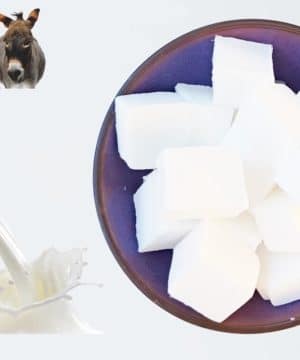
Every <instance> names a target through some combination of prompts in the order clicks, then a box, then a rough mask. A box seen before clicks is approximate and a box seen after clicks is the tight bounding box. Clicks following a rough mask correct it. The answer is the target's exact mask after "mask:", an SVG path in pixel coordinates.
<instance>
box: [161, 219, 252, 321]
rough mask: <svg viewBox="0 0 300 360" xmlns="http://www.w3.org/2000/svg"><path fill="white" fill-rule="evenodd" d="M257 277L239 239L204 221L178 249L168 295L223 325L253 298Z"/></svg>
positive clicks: (210, 222) (174, 256) (249, 248)
mask: <svg viewBox="0 0 300 360" xmlns="http://www.w3.org/2000/svg"><path fill="white" fill-rule="evenodd" d="M258 274H259V261H258V258H257V255H256V254H255V252H254V251H253V250H252V249H251V247H249V246H248V244H247V243H246V242H245V241H243V240H242V239H240V238H238V237H236V236H227V235H225V236H222V234H221V232H220V228H219V226H218V225H217V226H215V224H214V222H213V221H211V220H208V221H206V220H205V221H203V222H201V223H200V224H199V225H197V226H196V227H195V228H194V229H193V230H192V231H191V232H190V233H189V234H188V235H187V236H186V237H185V238H184V239H183V240H181V241H180V242H179V243H178V245H176V246H175V248H174V251H173V258H172V263H171V268H170V273H169V280H168V293H169V295H170V296H171V297H173V298H175V299H177V300H179V301H181V302H183V303H184V304H186V305H188V306H190V307H192V308H193V309H194V310H196V311H198V312H199V313H201V314H203V315H204V316H206V317H207V318H209V319H211V320H213V321H216V322H222V321H224V320H225V319H227V318H228V317H229V316H230V315H231V314H232V313H234V312H235V311H236V310H237V309H239V308H240V307H241V306H242V305H244V304H245V303H246V302H247V301H248V300H249V299H250V298H251V297H252V296H253V293H254V291H255V288H256V284H257V279H258Z"/></svg>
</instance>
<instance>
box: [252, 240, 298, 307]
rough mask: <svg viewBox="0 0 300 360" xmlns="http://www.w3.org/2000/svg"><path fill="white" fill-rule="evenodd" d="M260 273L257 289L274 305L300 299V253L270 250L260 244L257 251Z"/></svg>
mask: <svg viewBox="0 0 300 360" xmlns="http://www.w3.org/2000/svg"><path fill="white" fill-rule="evenodd" d="M257 254H258V256H259V260H260V267H261V270H260V275H259V280H258V285H257V290H258V292H259V293H260V295H262V297H263V298H264V299H265V300H270V301H271V303H272V304H273V305H274V306H278V305H283V304H287V303H290V302H292V301H295V300H299V299H300V254H288V253H280V252H270V251H269V250H268V249H267V248H266V247H265V246H263V245H260V246H259V248H258V251H257Z"/></svg>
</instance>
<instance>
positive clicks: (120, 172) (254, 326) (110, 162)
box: [94, 19, 300, 333]
mask: <svg viewBox="0 0 300 360" xmlns="http://www.w3.org/2000/svg"><path fill="white" fill-rule="evenodd" d="M216 34H218V35H223V36H232V37H237V38H241V39H245V40H252V41H257V42H261V43H270V44H273V46H274V53H273V59H274V68H275V76H276V79H278V80H281V81H284V82H285V83H286V84H287V85H288V86H290V87H291V88H292V89H293V90H294V91H299V89H300V27H298V26H295V25H291V24H287V23H282V22H277V21H271V20H255V19H253V20H251V19H248V20H235V21H227V22H222V23H217V24H213V25H209V26H206V27H203V28H200V29H197V30H194V31H192V32H190V33H188V34H185V35H183V36H181V37H179V38H177V39H176V40H174V41H172V42H170V43H169V44H167V45H166V46H164V47H163V48H162V49H160V50H159V51H158V52H156V53H155V54H154V55H152V56H151V57H150V58H149V59H148V60H146V61H145V62H144V63H143V64H142V65H141V66H140V67H139V68H138V69H137V70H136V71H135V72H134V73H133V74H132V75H131V76H130V77H129V79H128V80H127V81H126V83H125V84H124V85H123V86H122V88H121V90H120V92H119V93H118V95H120V94H129V93H141V92H151V91H173V90H174V86H175V85H176V83H178V82H185V83H192V84H203V85H211V71H212V64H211V58H212V51H213V39H214V36H215V35H216ZM299 121H300V119H299ZM148 172H149V170H148V171H147V170H145V171H135V170H131V169H129V168H128V167H127V165H126V164H125V162H124V161H123V160H122V159H121V158H120V156H119V153H118V148H117V141H116V130H115V114H114V105H113V103H112V105H111V107H110V109H109V110H108V113H107V115H106V117H105V120H104V123H103V126H102V129H101V132H100V135H99V138H98V143H97V147H96V153H95V160H94V195H95V203H96V208H97V212H98V217H99V220H100V223H101V226H102V230H103V232H104V235H105V238H106V241H107V243H108V245H109V246H110V249H111V251H112V252H113V254H114V256H115V258H116V260H117V261H118V263H119V264H120V266H121V267H122V269H123V270H124V271H125V273H126V274H127V275H128V277H129V278H130V279H131V280H132V281H133V282H134V284H135V285H136V286H137V287H138V288H139V289H140V290H141V291H142V292H143V293H144V294H145V295H146V296H148V297H149V298H150V299H151V300H152V301H154V302H155V303H156V304H157V305H159V306H160V307H162V308H163V309H165V310H166V311H168V312H170V313H172V314H173V315H175V316H177V317H178V318H181V319H183V320H185V321H188V322H190V323H193V324H196V325H199V326H202V327H205V328H210V329H215V330H220V331H225V332H236V333H259V332H268V331H275V330H280V329H284V328H288V327H291V326H295V325H298V324H300V301H297V302H293V303H291V304H288V305H284V306H279V307H274V306H272V305H271V303H270V302H268V301H264V300H263V299H262V298H261V297H260V296H259V295H258V294H257V293H255V295H254V297H253V298H252V299H251V300H250V301H249V302H248V303H247V304H245V305H244V306H243V307H242V308H240V309H239V310H238V311H237V312H235V313H234V314H233V315H232V316H230V317H229V318H228V319H227V320H225V321H224V322H223V323H216V322H213V321H211V320H209V319H207V318H205V317H204V316H202V315H201V314H199V313H198V312H196V311H194V310H193V309H191V308H189V307H187V306H185V305H184V304H182V303H180V302H178V301H176V300H175V299H172V298H170V297H169V295H168V293H167V280H168V272H169V267H170V262H171V258H172V252H171V251H158V252H150V253H143V254H140V253H138V252H137V240H136V235H135V210H134V205H133V194H134V193H135V191H136V190H137V188H138V187H139V186H140V185H141V183H142V177H143V176H144V175H146V174H147V173H148ZM220 301H222V299H220Z"/></svg>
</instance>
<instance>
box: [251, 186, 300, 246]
mask: <svg viewBox="0 0 300 360" xmlns="http://www.w3.org/2000/svg"><path fill="white" fill-rule="evenodd" d="M251 212H252V214H253V216H254V218H255V221H256V224H257V228H258V231H259V233H260V235H261V237H262V239H263V241H264V244H265V246H266V247H267V248H268V250H270V251H274V252H288V253H293V252H299V253H300V206H299V204H297V203H295V202H294V201H292V199H291V198H290V197H289V196H288V195H287V194H286V193H285V192H284V191H282V190H280V189H278V188H276V189H275V190H274V191H272V192H271V194H270V195H269V196H268V197H267V198H266V199H265V200H264V201H263V202H261V203H260V204H259V205H257V206H256V207H255V208H253V209H252V210H251Z"/></svg>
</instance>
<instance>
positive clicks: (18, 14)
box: [12, 12, 24, 20]
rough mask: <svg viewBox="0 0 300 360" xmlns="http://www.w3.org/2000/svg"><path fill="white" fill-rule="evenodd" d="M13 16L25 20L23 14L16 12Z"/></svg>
mask: <svg viewBox="0 0 300 360" xmlns="http://www.w3.org/2000/svg"><path fill="white" fill-rule="evenodd" d="M12 16H14V17H15V18H16V19H17V20H24V19H23V12H14V13H13V14H12Z"/></svg>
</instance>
